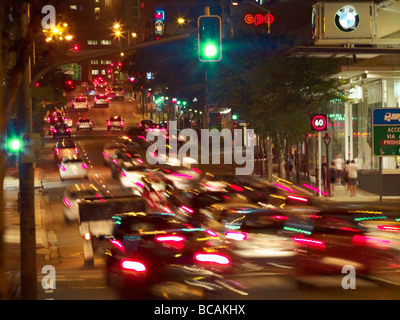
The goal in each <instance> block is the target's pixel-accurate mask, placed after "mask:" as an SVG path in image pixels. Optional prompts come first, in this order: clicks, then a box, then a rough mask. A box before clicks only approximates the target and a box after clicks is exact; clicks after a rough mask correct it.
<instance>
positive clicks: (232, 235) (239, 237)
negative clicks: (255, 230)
mask: <svg viewBox="0 0 400 320" xmlns="http://www.w3.org/2000/svg"><path fill="white" fill-rule="evenodd" d="M225 237H226V238H227V239H231V240H236V241H243V240H246V239H247V234H246V233H245V232H237V231H227V232H225Z"/></svg>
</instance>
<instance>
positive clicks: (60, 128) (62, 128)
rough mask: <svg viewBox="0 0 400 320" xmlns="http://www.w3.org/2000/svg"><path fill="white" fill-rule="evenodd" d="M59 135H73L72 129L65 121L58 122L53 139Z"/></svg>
mask: <svg viewBox="0 0 400 320" xmlns="http://www.w3.org/2000/svg"><path fill="white" fill-rule="evenodd" d="M58 137H68V138H70V137H71V130H70V129H69V127H68V125H66V124H65V123H64V122H57V123H56V124H55V125H54V128H53V139H55V138H58Z"/></svg>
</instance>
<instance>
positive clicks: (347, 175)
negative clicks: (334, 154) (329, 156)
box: [343, 160, 350, 196]
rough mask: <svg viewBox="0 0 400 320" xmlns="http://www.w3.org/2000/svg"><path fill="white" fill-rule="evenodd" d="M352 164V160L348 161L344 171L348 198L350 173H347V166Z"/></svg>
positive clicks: (345, 192)
mask: <svg viewBox="0 0 400 320" xmlns="http://www.w3.org/2000/svg"><path fill="white" fill-rule="evenodd" d="M349 164H350V160H346V165H345V167H344V169H343V183H344V194H345V195H346V196H347V194H348V193H349V190H350V189H349V173H348V171H347V166H348V165H349Z"/></svg>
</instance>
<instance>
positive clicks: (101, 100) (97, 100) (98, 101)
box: [93, 93, 109, 108]
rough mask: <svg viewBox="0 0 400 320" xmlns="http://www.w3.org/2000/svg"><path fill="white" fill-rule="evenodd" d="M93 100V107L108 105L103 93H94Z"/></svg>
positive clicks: (105, 106) (106, 106)
mask: <svg viewBox="0 0 400 320" xmlns="http://www.w3.org/2000/svg"><path fill="white" fill-rule="evenodd" d="M93 101H94V103H93V107H94V108H108V106H109V104H108V97H107V96H106V95H105V94H103V93H100V94H96V96H95V97H94V100H93Z"/></svg>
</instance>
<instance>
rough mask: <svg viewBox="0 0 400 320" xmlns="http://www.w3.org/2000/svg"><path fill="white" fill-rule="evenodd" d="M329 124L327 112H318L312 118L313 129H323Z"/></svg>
mask: <svg viewBox="0 0 400 320" xmlns="http://www.w3.org/2000/svg"><path fill="white" fill-rule="evenodd" d="M327 125H328V121H327V115H326V114H316V115H314V116H313V117H312V119H311V130H313V131H323V130H326V127H327Z"/></svg>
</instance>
